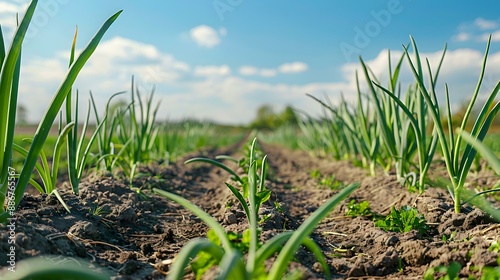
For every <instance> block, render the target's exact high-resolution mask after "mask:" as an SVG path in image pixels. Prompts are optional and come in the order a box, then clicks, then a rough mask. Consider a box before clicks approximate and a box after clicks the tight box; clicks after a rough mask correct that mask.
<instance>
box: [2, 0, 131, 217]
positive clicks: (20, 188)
mask: <svg viewBox="0 0 500 280" xmlns="http://www.w3.org/2000/svg"><path fill="white" fill-rule="evenodd" d="M37 4H38V1H37V0H32V1H31V2H30V3H29V5H28V7H27V9H26V12H25V14H24V16H23V18H22V20H21V22H20V23H19V25H18V27H17V30H16V32H15V33H14V39H13V40H12V43H11V46H10V48H9V50H8V51H5V44H4V40H3V34H2V32H1V31H0V63H1V70H0V135H2V136H3V137H2V138H1V139H0V222H6V221H7V218H9V217H10V215H11V214H12V211H5V205H6V203H5V202H6V199H7V198H9V200H10V199H12V200H13V201H14V203H13V204H14V206H15V207H14V208H17V206H18V205H19V202H20V201H21V199H22V197H23V194H24V191H25V189H26V187H27V185H28V183H29V182H30V179H31V174H32V172H33V169H34V168H35V166H36V163H37V159H38V157H39V155H40V151H41V150H42V146H43V144H44V142H45V140H46V139H47V136H48V133H49V130H50V127H51V126H52V123H53V122H54V120H55V118H56V116H57V114H58V112H59V110H60V108H61V106H62V103H63V102H64V100H65V99H66V96H67V95H68V93H69V91H70V89H71V86H72V85H73V83H74V81H75V80H76V77H77V76H78V73H79V72H80V70H81V69H82V68H83V66H84V65H85V63H86V62H87V60H88V59H89V58H90V56H91V55H92V53H93V52H94V51H95V49H96V48H97V46H98V44H99V42H100V40H101V39H102V37H103V36H104V34H105V33H106V31H107V29H108V28H109V27H110V26H111V24H112V23H113V22H114V21H115V20H116V19H117V18H118V16H119V15H120V13H121V11H119V12H117V13H116V14H114V15H113V16H111V17H110V18H109V19H108V20H107V21H106V22H105V23H104V24H103V25H102V27H101V28H100V29H99V30H98V32H97V33H96V35H95V36H94V37H93V38H92V39H91V41H90V43H89V44H88V45H87V46H86V47H85V48H84V49H83V51H82V52H81V53H80V55H79V56H78V57H77V58H76V59H75V61H74V62H73V64H72V65H71V66H70V68H69V70H68V72H67V74H66V77H65V78H64V80H63V81H62V83H61V85H60V87H59V89H58V90H57V92H56V93H55V94H54V97H53V99H52V101H51V103H50V105H49V108H48V109H47V111H46V113H45V115H44V117H43V118H42V120H41V122H40V124H39V125H38V129H37V131H36V133H35V136H34V138H33V142H32V143H31V146H30V148H29V150H28V154H27V156H26V160H25V161H24V164H23V167H22V170H21V172H20V175H19V180H18V182H17V184H16V188H15V190H14V192H12V191H11V190H8V184H7V178H8V174H9V165H10V162H11V158H12V151H13V137H14V125H15V116H16V107H17V99H18V87H19V73H20V62H21V46H22V43H23V40H24V37H25V35H26V31H27V29H28V27H29V24H30V22H31V19H32V18H33V15H34V12H35V8H36V6H37Z"/></svg>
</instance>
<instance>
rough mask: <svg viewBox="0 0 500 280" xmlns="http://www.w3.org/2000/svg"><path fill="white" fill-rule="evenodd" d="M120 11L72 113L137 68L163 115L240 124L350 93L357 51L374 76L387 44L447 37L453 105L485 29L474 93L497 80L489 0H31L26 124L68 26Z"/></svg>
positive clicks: (89, 30) (54, 83)
mask: <svg viewBox="0 0 500 280" xmlns="http://www.w3.org/2000/svg"><path fill="white" fill-rule="evenodd" d="M28 2H29V1H27V0H0V24H2V28H3V31H4V35H5V37H6V40H7V41H10V37H11V35H12V32H13V27H14V24H15V12H16V11H19V12H21V13H23V12H24V8H25V6H26V4H27V3H28ZM118 10H124V11H123V13H122V14H121V15H120V17H119V18H118V20H117V21H116V22H115V24H114V25H113V26H112V27H111V28H110V29H109V31H108V33H107V35H106V36H105V38H104V39H103V41H102V42H101V45H100V46H99V48H98V50H97V51H96V53H95V54H94V56H93V57H92V58H91V60H90V61H89V63H88V65H87V66H86V67H85V69H84V70H83V71H82V73H81V76H80V77H79V78H78V80H77V82H76V85H75V88H78V89H79V91H80V92H81V99H82V100H83V101H85V102H82V104H84V105H83V108H82V109H81V110H82V111H83V110H85V109H86V99H88V92H89V90H92V92H93V94H94V95H95V96H96V98H97V102H98V104H99V106H101V107H103V106H104V104H105V102H106V99H107V98H108V97H109V96H111V95H112V94H113V93H115V92H118V91H122V90H128V89H129V87H130V79H131V76H132V75H135V77H136V79H137V82H138V84H139V86H140V88H141V89H142V90H143V92H148V91H149V89H151V87H152V85H156V86H157V94H156V98H157V99H158V100H161V102H162V105H161V109H160V113H159V117H160V118H162V119H165V118H169V119H181V118H186V117H195V118H199V119H209V120H214V121H218V122H223V123H230V124H241V123H248V122H249V121H250V120H251V119H253V118H254V116H255V112H256V109H257V107H259V106H260V105H262V104H264V103H266V104H270V105H272V106H274V108H275V109H276V110H280V109H282V108H283V106H285V105H292V106H294V107H296V108H298V109H301V110H305V111H307V112H309V113H311V114H313V115H314V114H319V113H320V112H321V109H320V107H319V105H317V104H316V103H314V102H313V101H312V100H311V99H310V98H308V97H306V96H305V93H311V94H314V95H316V96H321V95H323V94H327V95H328V96H329V97H330V98H331V99H332V100H337V99H338V97H339V94H340V93H341V92H342V93H343V94H344V95H345V96H346V98H347V99H348V100H349V99H350V98H353V97H354V93H355V83H354V71H355V70H356V69H359V66H358V64H359V63H358V55H361V56H362V57H363V59H364V60H365V61H367V62H368V64H369V65H370V66H371V67H372V68H373V69H374V72H375V73H376V74H377V75H380V77H381V78H382V79H383V75H384V74H385V73H386V69H387V49H390V50H391V53H392V54H393V55H394V57H393V59H396V56H397V55H400V54H401V50H402V44H407V43H408V42H409V35H412V36H413V37H414V38H415V39H416V41H417V43H418V46H419V49H420V51H421V52H422V53H423V54H422V55H423V56H426V57H429V59H430V61H431V63H432V62H433V61H434V62H435V61H437V59H438V58H439V56H440V54H441V50H442V48H443V46H444V44H445V43H447V44H448V50H449V51H448V54H447V57H446V59H445V67H443V70H442V75H441V81H442V82H447V83H448V84H449V85H450V90H451V93H452V101H453V102H454V103H459V102H461V101H462V100H464V99H466V98H467V96H470V94H471V92H472V90H473V89H474V87H475V84H476V81H477V76H478V74H479V66H480V62H481V58H482V55H483V52H484V49H485V46H486V41H485V38H486V37H487V36H488V35H489V34H492V35H493V42H492V46H491V50H490V60H489V66H488V67H489V68H488V74H487V76H486V81H485V87H484V93H488V90H489V91H491V89H492V88H493V86H494V85H495V84H496V83H497V81H498V80H499V78H500V16H498V10H500V3H499V2H498V1H493V0H491V1H481V2H480V4H478V3H477V2H476V3H473V2H472V1H465V0H462V1H453V2H445V1H434V2H431V1H411V0H383V1H382V0H380V1H379V0H372V1H355V0H354V1H325V0H322V1H319V0H313V1H307V2H306V1H285V0H275V1H263V0H261V1H249V0H216V1H214V0H192V1H180V0H178V1H160V0H149V1H111V0H85V1H83V0H40V1H39V4H38V8H37V12H36V15H35V18H34V20H33V22H32V25H31V27H30V30H29V33H28V37H27V39H26V42H25V44H24V52H23V70H22V81H21V83H22V85H21V92H20V98H19V99H20V103H21V104H23V105H25V106H26V107H27V108H28V111H29V117H30V120H32V121H35V120H37V119H39V118H40V117H41V116H42V114H43V112H44V108H46V106H47V105H48V103H49V100H50V99H51V96H52V94H53V93H54V91H55V90H56V89H57V87H58V85H59V83H60V81H61V80H62V77H63V76H64V73H65V68H66V67H67V57H68V50H69V47H70V44H71V40H72V36H73V33H74V29H75V26H77V25H78V27H79V39H78V40H79V41H78V46H79V47H80V48H81V47H83V46H84V45H85V44H86V43H87V42H88V40H89V39H90V38H91V37H92V35H93V34H94V33H95V32H96V31H97V29H98V28H99V26H100V25H101V24H102V23H103V22H104V21H105V20H106V19H107V17H109V16H110V15H112V14H113V13H115V12H116V11H118ZM402 81H403V83H405V82H411V75H410V74H409V73H407V74H403V75H402ZM442 88H443V87H441V88H440V89H439V90H440V91H439V94H441V95H443V94H444V93H443V92H444V91H443V90H442Z"/></svg>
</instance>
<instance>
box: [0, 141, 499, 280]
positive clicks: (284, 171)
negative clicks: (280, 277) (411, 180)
mask: <svg viewBox="0 0 500 280" xmlns="http://www.w3.org/2000/svg"><path fill="white" fill-rule="evenodd" d="M262 148H263V150H264V152H265V153H266V154H267V155H268V158H269V165H270V172H269V176H268V181H267V187H268V188H269V189H270V190H271V191H272V195H271V199H270V200H269V201H268V202H266V203H265V204H264V205H263V206H262V207H263V210H262V211H263V212H264V213H265V214H270V218H269V219H267V220H266V221H265V222H263V223H262V225H261V226H262V229H263V231H262V239H263V241H265V240H266V239H268V238H270V237H272V236H273V235H275V234H276V233H278V232H282V231H284V230H293V229H296V228H297V227H298V226H299V225H300V224H301V223H302V221H303V220H304V219H305V218H307V217H308V216H309V215H310V214H311V213H312V212H313V211H314V210H316V209H317V208H318V207H319V206H320V205H321V204H322V203H324V202H325V201H326V200H327V199H328V198H330V197H332V196H333V195H334V194H335V193H336V191H333V190H331V189H329V188H327V187H324V186H322V185H321V184H320V182H319V180H318V179H313V178H311V172H312V171H313V170H318V171H319V172H320V174H322V175H323V176H331V175H335V180H337V181H339V182H342V184H344V185H347V184H350V183H354V182H359V183H361V186H360V187H359V188H358V189H357V190H356V191H355V192H354V193H353V194H352V195H351V197H350V198H349V199H347V200H346V201H344V202H343V203H342V204H341V205H339V206H337V207H336V208H335V209H334V210H333V211H332V213H331V214H330V215H329V216H328V217H327V218H326V219H325V220H324V221H323V222H322V223H321V224H320V225H319V226H318V227H317V228H316V230H315V231H314V233H313V234H312V238H313V239H314V240H315V241H316V242H317V243H318V245H319V246H320V247H321V249H322V250H323V253H324V254H325V256H326V259H327V262H328V264H329V265H330V268H331V271H332V273H333V277H334V278H337V279H422V275H423V274H424V272H425V271H426V270H427V269H428V268H429V267H434V266H438V265H441V264H444V265H448V264H449V263H450V262H452V261H455V262H459V263H460V264H461V265H462V267H463V268H462V271H461V276H462V277H467V275H474V276H476V277H478V276H479V274H478V271H479V269H478V268H480V267H483V266H496V265H497V258H498V254H497V253H495V252H490V251H488V248H489V247H490V245H491V243H492V242H493V241H495V240H500V225H499V224H498V223H494V222H493V221H491V220H490V219H489V217H488V216H487V215H485V214H484V213H483V212H481V211H479V210H474V209H473V208H465V209H464V213H463V214H455V213H454V212H453V209H452V201H451V199H450V198H449V195H448V193H447V191H445V190H441V189H429V190H427V191H426V192H425V193H424V194H422V195H418V194H416V193H410V192H408V191H407V190H406V189H404V188H402V187H401V186H400V185H399V183H398V182H397V181H396V178H395V176H390V175H379V176H376V177H370V176H368V175H367V171H366V170H364V169H360V168H357V167H354V166H352V164H351V163H349V162H344V161H338V162H335V161H331V160H327V159H318V158H315V157H311V156H309V155H308V154H307V153H305V152H301V151H290V150H287V149H284V148H282V147H278V146H268V145H264V146H263V147H262ZM238 151H240V147H237V146H233V147H229V148H227V149H223V150H217V151H206V152H204V153H203V154H202V156H205V157H210V158H213V157H215V156H216V155H218V154H230V155H235V156H236V157H240V156H241V154H239V153H238ZM199 155H200V153H197V154H190V155H188V156H186V157H184V158H183V159H180V160H179V161H177V162H174V163H171V164H170V165H169V166H163V165H159V164H150V165H149V166H147V167H143V168H141V172H142V173H144V174H147V175H146V176H141V177H140V178H138V179H136V180H135V181H134V183H133V188H131V187H130V185H129V184H128V182H127V181H126V180H124V179H117V178H114V177H113V176H111V174H91V175H89V176H87V177H86V178H85V179H84V180H83V181H82V183H81V185H80V192H79V194H78V195H74V194H72V193H71V192H70V187H69V186H68V184H67V183H64V184H62V186H61V187H60V189H61V190H60V192H61V194H62V196H63V198H64V200H65V201H66V203H67V204H68V205H69V207H70V208H71V213H67V212H66V211H65V210H64V208H63V207H62V206H61V205H60V204H59V202H58V201H57V199H56V198H55V197H53V196H51V197H47V196H42V195H36V194H33V195H29V194H26V195H25V197H24V198H23V200H22V203H21V205H20V207H19V209H18V210H17V212H16V215H15V218H17V220H16V222H15V226H16V228H15V238H14V240H15V253H16V261H17V262H20V261H21V260H23V259H26V258H29V257H32V256H39V255H43V256H47V257H46V259H48V260H49V261H52V262H54V263H62V262H77V263H78V262H80V260H81V259H85V260H87V261H88V262H90V263H91V267H92V269H95V270H102V271H103V270H108V271H111V273H112V275H113V276H112V279H164V278H165V274H166V273H168V270H169V267H170V265H171V263H172V262H173V260H174V258H175V256H176V254H177V253H178V252H179V250H180V249H181V248H182V246H183V245H184V244H185V243H186V242H187V241H189V240H190V239H192V238H195V237H203V236H205V235H206V232H207V230H208V227H207V226H206V225H205V224H204V223H202V222H201V221H200V220H199V219H198V218H197V217H196V216H194V215H193V214H191V213H190V212H188V211H186V210H184V209H183V208H182V207H181V206H179V205H177V204H175V203H173V202H170V201H169V200H167V199H165V198H163V197H160V196H157V195H154V194H152V192H151V189H152V188H160V189H163V190H166V191H170V192H173V193H176V194H179V195H182V196H183V197H185V198H187V199H189V200H190V201H192V202H193V203H195V204H197V205H198V206H200V207H201V208H202V209H204V210H205V211H207V212H208V213H209V214H211V215H212V216H213V217H215V218H216V219H217V220H218V221H219V222H221V223H222V225H224V226H225V227H226V229H227V230H232V231H235V232H240V233H241V232H242V231H243V230H245V229H246V228H247V223H246V218H245V216H244V213H243V211H242V210H241V209H239V208H238V207H237V206H236V205H237V204H236V203H235V199H234V198H233V197H232V195H231V193H230V191H229V190H228V189H227V188H226V187H225V185H224V182H225V181H227V180H228V178H229V177H228V174H227V173H226V172H224V171H222V170H221V169H218V168H215V167H212V166H208V165H205V164H190V165H184V161H185V160H186V159H188V158H191V157H194V156H199ZM232 167H234V168H236V166H235V165H233V166H232ZM482 175H484V174H479V175H477V176H478V177H483V176H482ZM484 178H486V179H482V180H479V179H478V180H476V183H477V182H480V183H481V184H483V185H486V186H492V185H493V184H494V183H495V182H496V181H497V180H498V177H496V178H495V177H486V175H485V176H484ZM476 179H477V178H476ZM139 190H140V191H139ZM351 199H355V200H356V201H358V202H360V201H363V200H367V201H369V202H370V205H371V209H372V210H373V211H374V212H375V213H377V214H382V215H386V214H388V213H389V212H390V210H391V207H396V208H400V207H402V206H404V205H409V206H412V207H415V208H417V209H418V211H419V212H420V213H422V214H423V215H424V216H425V218H426V220H427V222H428V225H429V226H430V231H428V232H427V233H425V234H419V233H418V232H417V231H415V230H414V231H410V232H407V233H394V232H385V231H383V230H381V229H380V228H378V227H375V225H374V222H373V221H372V220H370V219H369V218H366V217H357V218H351V217H346V216H345V215H344V213H345V211H346V205H347V203H348V202H349V200H351ZM278 204H279V205H281V207H280V208H281V209H280V211H277V209H276V205H278ZM9 234H10V231H9V229H8V228H7V226H5V225H0V236H1V240H2V243H1V247H0V267H4V270H2V271H0V275H4V274H6V273H12V272H9V271H6V270H5V268H6V267H7V261H8V256H7V254H8V253H9V252H10V246H11V245H10V244H8V242H7V241H8V237H9ZM443 237H446V238H443ZM18 268H19V269H21V267H18ZM290 269H299V270H301V271H302V273H303V278H304V279H323V275H322V272H321V268H320V266H319V264H318V263H317V262H316V261H315V259H314V257H313V256H312V255H311V254H310V253H309V252H307V251H305V250H302V249H301V250H299V252H297V257H296V259H295V262H294V263H292V264H291V266H290ZM188 278H193V275H192V274H190V275H188ZM207 278H210V277H207Z"/></svg>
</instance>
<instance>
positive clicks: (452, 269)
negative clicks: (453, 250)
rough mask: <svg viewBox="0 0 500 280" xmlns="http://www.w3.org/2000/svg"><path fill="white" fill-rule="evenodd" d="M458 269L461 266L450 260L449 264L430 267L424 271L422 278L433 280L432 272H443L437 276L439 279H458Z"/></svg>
mask: <svg viewBox="0 0 500 280" xmlns="http://www.w3.org/2000/svg"><path fill="white" fill-rule="evenodd" d="M460 269H462V266H461V265H460V264H459V263H457V262H451V263H450V266H445V265H440V266H438V267H431V268H429V269H427V271H425V273H424V276H423V279H424V280H434V279H436V278H435V277H434V274H436V273H441V274H444V276H442V277H439V278H438V279H439V280H455V279H458V274H459V273H460ZM481 279H482V278H481Z"/></svg>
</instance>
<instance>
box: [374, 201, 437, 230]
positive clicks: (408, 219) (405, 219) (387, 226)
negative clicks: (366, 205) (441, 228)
mask: <svg viewBox="0 0 500 280" xmlns="http://www.w3.org/2000/svg"><path fill="white" fill-rule="evenodd" d="M375 225H376V226H378V227H380V228H382V229H383V230H386V231H394V232H408V231H410V230H413V229H415V230H418V232H419V233H420V234H424V233H426V232H427V231H429V226H428V225H427V224H426V221H425V218H424V216H423V215H421V214H419V213H418V211H417V209H415V208H412V207H409V206H403V207H402V208H401V209H400V210H397V209H396V208H394V207H393V208H392V210H391V213H390V214H389V215H388V216H386V217H385V218H384V219H379V220H377V221H375Z"/></svg>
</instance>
